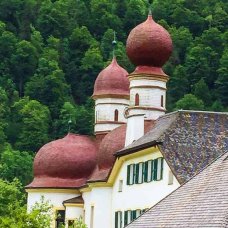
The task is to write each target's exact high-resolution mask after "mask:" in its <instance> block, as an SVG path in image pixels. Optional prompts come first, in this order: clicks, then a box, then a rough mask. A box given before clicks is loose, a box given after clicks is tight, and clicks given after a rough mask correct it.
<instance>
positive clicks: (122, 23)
mask: <svg viewBox="0 0 228 228" xmlns="http://www.w3.org/2000/svg"><path fill="white" fill-rule="evenodd" d="M150 7H151V9H152V14H153V18H154V20H155V21H156V22H158V23H160V24H161V25H162V26H164V27H165V28H166V29H167V30H168V31H169V32H170V34H171V36H172V40H173V44H174V51H173V54H172V56H171V58H170V60H169V61H168V63H167V64H166V65H165V66H164V71H165V72H166V74H168V75H169V76H170V80H169V83H168V90H167V111H168V112H170V111H174V110H177V109H192V110H208V111H228V73H227V72H228V69H227V68H228V30H227V27H228V2H227V0H172V1H170V0H154V1H147V0H0V58H1V62H0V186H1V187H0V208H1V207H2V206H3V205H6V207H7V208H8V207H9V208H8V209H5V210H4V211H3V210H2V211H1V209H0V217H1V218H4V216H6V217H5V218H6V220H5V221H8V220H7V218H8V219H9V220H10V219H11V220H12V217H13V216H12V215H9V214H10V213H8V214H7V211H10V208H11V209H12V202H14V201H15V200H17V201H18V202H20V205H19V204H18V205H16V206H15V207H16V209H17V210H18V208H20V207H23V205H24V202H25V200H24V199H23V197H22V195H23V194H22V195H21V192H23V186H25V185H26V184H28V183H29V182H30V181H31V179H32V162H33V158H34V155H35V153H36V152H37V151H38V150H39V148H40V147H41V146H42V145H43V144H45V143H47V142H49V141H51V140H54V139H56V138H60V137H62V136H64V135H65V134H66V133H67V132H68V131H69V128H71V131H72V132H75V133H80V134H90V135H92V134H93V123H94V120H93V115H94V111H93V106H94V103H93V100H92V99H91V95H92V93H93V85H94V82H95V79H96V77H97V75H98V74H99V72H100V71H101V70H102V69H103V68H104V67H105V66H107V64H109V63H110V60H111V58H112V40H113V33H114V31H115V32H116V36H117V41H118V43H117V48H116V56H117V60H118V62H119V64H120V65H121V66H123V67H124V68H125V69H126V70H127V71H128V72H129V73H130V72H132V71H133V70H134V66H133V65H132V64H131V63H130V62H129V60H128V58H127V55H126V52H125V44H126V39H127V36H128V34H129V32H130V30H131V29H132V28H134V27H135V26H136V25H137V24H139V23H141V22H143V21H144V20H145V19H146V18H147V14H148V10H149V8H150ZM69 120H70V121H71V126H69ZM15 178H17V179H15ZM8 194H9V195H11V197H10V198H9V199H7V200H6V195H8ZM16 209H15V210H16ZM22 212H23V210H22V211H21V213H22ZM7 216H8V217H7ZM1 221H3V220H2V219H0V225H1ZM2 224H3V223H2ZM1 227H4V226H3V225H1ZM6 227H10V226H6ZM12 227H13V226H12ZM17 227H19V226H17ZM22 227H24V226H22ZM35 227H38V226H35Z"/></svg>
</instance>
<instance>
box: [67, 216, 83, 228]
mask: <svg viewBox="0 0 228 228" xmlns="http://www.w3.org/2000/svg"><path fill="white" fill-rule="evenodd" d="M69 228H87V226H86V224H85V223H84V222H83V220H82V218H81V217H80V218H79V219H76V220H75V221H74V224H73V225H71V226H69Z"/></svg>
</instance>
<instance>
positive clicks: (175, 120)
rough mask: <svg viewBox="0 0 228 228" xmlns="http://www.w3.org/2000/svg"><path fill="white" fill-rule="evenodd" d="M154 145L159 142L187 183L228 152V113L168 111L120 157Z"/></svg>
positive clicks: (181, 178) (172, 166)
mask: <svg viewBox="0 0 228 228" xmlns="http://www.w3.org/2000/svg"><path fill="white" fill-rule="evenodd" d="M153 145H158V147H159V149H160V151H161V153H162V154H163V156H164V158H165V159H166V162H167V163H168V165H169V166H170V169H171V170H172V172H173V174H174V175H175V176H176V178H177V180H178V181H179V182H180V183H181V184H183V183H184V182H186V181H187V180H189V178H191V177H192V176H193V175H195V174H197V173H198V172H199V171H200V170H202V169H203V168H204V167H205V166H207V165H208V164H210V163H211V162H212V161H213V160H214V159H215V158H217V157H218V156H219V155H221V154H223V153H224V152H226V151H228V114H227V113H216V112H200V111H177V112H173V113H169V114H166V115H164V116H162V117H160V118H159V119H158V120H157V121H156V122H155V126H154V127H153V128H152V129H151V130H150V131H149V132H148V133H147V134H145V135H144V136H143V137H142V138H140V139H138V140H137V141H135V142H134V143H132V144H131V145H129V146H128V147H125V148H124V149H122V150H121V151H118V152H117V153H116V156H123V155H125V154H129V153H134V152H136V151H139V149H143V148H148V147H151V146H153Z"/></svg>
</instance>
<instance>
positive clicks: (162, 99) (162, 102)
mask: <svg viewBox="0 0 228 228" xmlns="http://www.w3.org/2000/svg"><path fill="white" fill-rule="evenodd" d="M161 107H164V96H163V95H161Z"/></svg>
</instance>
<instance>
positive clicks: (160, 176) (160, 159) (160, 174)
mask: <svg viewBox="0 0 228 228" xmlns="http://www.w3.org/2000/svg"><path fill="white" fill-rule="evenodd" d="M157 160H158V162H159V163H160V173H159V175H158V173H157V176H159V178H157V180H158V181H159V180H162V176H163V158H158V159H157Z"/></svg>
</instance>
